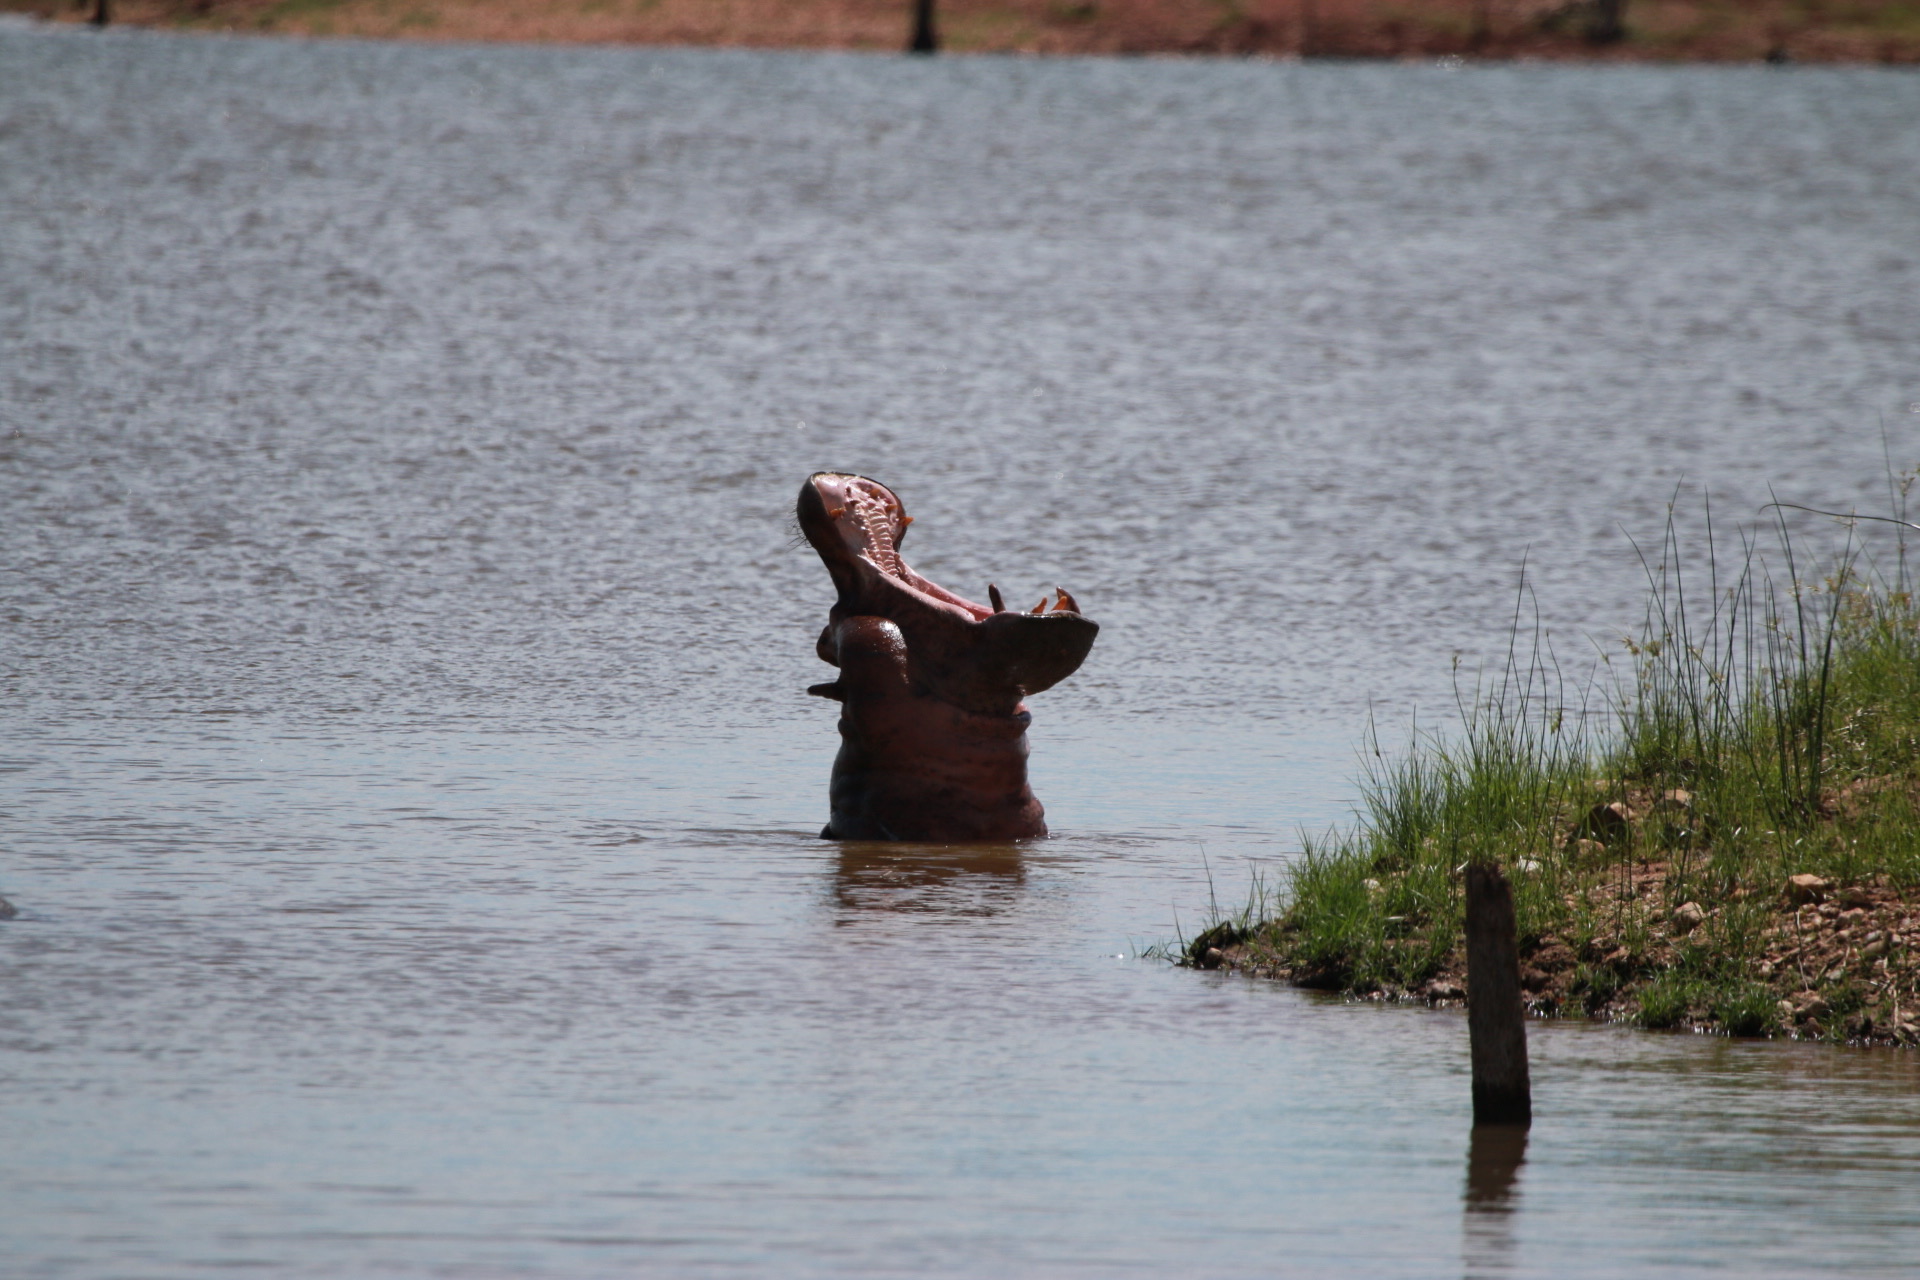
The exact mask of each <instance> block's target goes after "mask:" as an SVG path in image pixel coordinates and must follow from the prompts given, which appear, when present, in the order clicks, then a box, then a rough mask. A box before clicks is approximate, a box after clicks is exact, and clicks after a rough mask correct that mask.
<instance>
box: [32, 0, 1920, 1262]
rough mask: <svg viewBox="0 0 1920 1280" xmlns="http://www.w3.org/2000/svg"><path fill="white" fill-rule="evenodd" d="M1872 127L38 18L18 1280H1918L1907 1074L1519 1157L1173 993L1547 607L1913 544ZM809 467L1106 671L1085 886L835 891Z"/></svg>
mask: <svg viewBox="0 0 1920 1280" xmlns="http://www.w3.org/2000/svg"><path fill="white" fill-rule="evenodd" d="M1916 120H1920V76H1917V75H1915V74H1913V73H1910V72H1893V71H1885V70H1872V69H1857V70H1848V69H1823V70H1806V69H1790V70H1776V69H1764V68H1724V67H1722V68H1698V67H1691V68H1652V67H1624V66H1623V67H1569V66H1555V67H1546V66H1527V65H1511V66H1489V67H1476V66H1466V67H1454V66H1447V65H1387V64H1377V65H1374V64H1351V65H1347V64H1320V63H1306V64H1301V63H1292V64H1286V63H1267V62H1258V61H1184V60H1170V59H1169V60H1163V59H1127V60H1070V59H1060V60H1039V59H1026V58H965V59H961V58H955V59H938V60H932V61H913V60H907V59H902V58H894V57H877V56H858V55H838V54H805V55H786V54H775V53H747V52H725V51H695V50H638V49H582V48H574V49H559V48H524V47H510V46H497V47H468V46H454V45H443V46H428V45H379V44H363V43H352V42H333V43H328V42H301V41H281V40H266V39H240V38H218V37H197V38H183V37H173V36H168V35H163V34H154V33H145V32H130V31H117V30H116V31H109V32H106V33H95V32H91V31H77V30H61V31H54V30H50V29H46V28H40V27H35V26H32V25H28V24H24V23H20V22H14V23H12V24H10V25H6V26H3V27H0V208H3V209H4V218H0V511H4V513H5V519H4V521H0V671H3V672H4V683H3V684H0V771H4V772H0V893H3V894H5V895H6V897H7V898H8V899H10V900H11V901H13V902H14V903H15V904H16V905H17V906H18V908H19V911H20V914H19V916H18V918H16V919H13V920H10V921H6V922H4V923H0V1098H4V1100H5V1101H4V1107H5V1110H4V1123H5V1133H6V1141H5V1144H4V1148H5V1150H4V1155H0V1239H4V1240H5V1242H6V1244H5V1249H6V1253H7V1255H8V1258H9V1264H8V1265H9V1269H10V1270H11V1272H12V1273H13V1274H16V1275H20V1276H23V1277H171V1276H204V1275H208V1274H212V1273H216V1272H217V1273H221V1274H261V1275H273V1276H303V1275H312V1276H356V1277H429V1276H432V1277H438V1276H449V1277H495V1276H515V1277H598V1276H615V1275H618V1276H630V1275H653V1274H662V1275H666V1274H671V1275H690V1276H780V1277H789V1276H848V1275H886V1276H898V1275H916V1276H921V1275H924V1276H980V1275H1017V1276H1088V1277H1094V1276H1099V1277H1109V1276H1134V1275H1138V1276H1153V1277H1163V1276H1215V1275H1222V1274H1260V1275H1283V1276H1317V1275H1334V1274H1339V1275H1368V1276H1382V1277H1393V1276H1453V1275H1474V1276H1480V1275H1486V1276H1501V1275H1513V1276H1547V1275H1552V1276H1583V1275H1591V1276H1609V1275H1621V1274H1634V1275H1641V1276H1655V1275H1690V1274H1695V1273H1703V1272H1721V1273H1734V1274H1741V1275H1766V1274H1773V1275H1782V1276H1790V1275H1804V1274H1808V1273H1809V1272H1814V1271H1819V1272H1836V1271H1845V1272H1847V1273H1848V1274H1858V1275H1875V1274H1884V1275H1900V1274H1907V1273H1908V1272H1909V1270H1910V1268H1911V1266H1912V1259H1913V1258H1914V1257H1915V1256H1920V1062H1916V1056H1915V1055H1913V1054H1910V1053H1893V1052H1885V1051H1880V1052H1863V1051H1851V1050H1840V1049H1834V1048H1829V1047H1820V1046H1811V1045H1800V1044H1784V1043H1771V1044H1770V1043H1749V1042H1736V1041H1729V1040H1724V1039H1715V1038H1708V1037H1696V1036H1674V1035H1658V1034H1652V1033H1645V1032H1636V1031H1631V1030H1627V1029H1623V1028H1616V1027H1602V1026H1590V1025H1585V1024H1577V1023H1571V1022H1569V1023H1545V1024H1542V1023H1536V1024H1534V1026H1533V1027H1532V1028H1531V1031H1532V1045H1533V1055H1534V1087H1535V1110H1536V1114H1537V1115H1538V1117H1539V1119H1538V1121H1537V1123H1536V1125H1535V1127H1534V1129H1533V1132H1532V1136H1531V1139H1530V1141H1529V1142H1528V1143H1527V1145H1526V1147H1525V1149H1524V1151H1522V1150H1518V1149H1514V1148H1511V1147H1504V1148H1503V1147H1501V1146H1500V1145H1499V1144H1498V1143H1493V1142H1488V1141H1481V1142H1479V1143H1477V1144H1475V1143H1470V1141H1469V1123H1468V1121H1469V1115H1468V1112H1469V1100H1468V1093H1467V1079H1466V1070H1467V1046H1466V1030H1465V1022H1464V1018H1463V1017H1462V1016H1461V1015H1460V1014H1458V1013H1456V1012H1443V1011H1433V1010H1428V1009H1425V1008H1413V1007H1378V1006H1373V1005H1365V1004H1352V1003H1342V1002H1339V1001H1333V1000H1327V999H1325V998H1321V997H1316V996H1312V995H1309V994H1307V993H1303V992H1299V991H1295V990H1292V989H1289V988H1287V987H1284V986H1280V985H1274V984H1266V983H1260V982H1254V981H1248V980H1244V979H1239V978H1234V977H1230V976H1223V975H1218V974H1199V973H1194V972H1189V971H1183V970H1178V969H1175V968H1173V967H1171V966H1169V965H1167V964H1166V963H1164V962H1162V961H1159V960H1156V959H1153V958H1151V957H1150V956H1148V955H1147V954H1145V953H1146V952H1147V951H1148V949H1149V948H1151V947H1152V946H1153V945H1154V944H1156V943H1162V942H1166V941H1168V940H1171V939H1174V938H1176V937H1177V936H1178V935H1179V934H1181V933H1188V934H1190V933H1192V932H1193V931H1194V929H1195V928H1196V927H1197V926H1198V925H1199V924H1201V923H1204V921H1205V920H1206V918H1207V917H1208V915H1209V912H1210V911H1211V910H1212V909H1213V904H1214V903H1215V902H1218V904H1219V905H1220V906H1221V907H1232V906H1236V905H1238V904H1239V903H1240V902H1241V901H1243V900H1244V898H1245V895H1246V894H1247V892H1248V886H1249V885H1250V884H1251V883H1252V882H1253V880H1254V879H1255V878H1256V877H1260V878H1262V879H1264V881H1265V882H1266V883H1269V884H1278V883H1280V882H1282V881H1283V879H1284V872H1285V866H1286V864H1287V861H1288V859H1289V858H1290V857H1291V856H1293V855H1294V854H1296V853H1297V852H1298V850H1299V849H1300V847H1301V841H1302V833H1303V832H1315V831H1320V830H1323V829H1325V828H1326V827H1328V826H1329V825H1331V824H1335V823H1339V822H1343V821H1346V820H1347V819H1348V818H1349V816H1350V814H1351V811H1352V808H1353V806H1354V805H1355V803H1356V802H1357V796H1358V788H1357V785H1356V781H1355V780H1356V778H1357V777H1358V775H1359V770H1360V768H1361V765H1362V750H1363V744H1364V742H1365V740H1366V735H1367V727H1368V725H1369V723H1372V724H1373V725H1375V726H1377V728H1378V733H1379V736H1380V738H1381V740H1382V742H1383V743H1384V744H1386V746H1387V747H1388V748H1389V749H1390V748H1391V747H1392V746H1393V745H1394V744H1396V743H1398V742H1401V741H1404V739H1405V737H1406V734H1407V732H1408V730H1409V727H1410V726H1411V725H1413V724H1414V723H1415V722H1416V720H1417V722H1418V723H1419V724H1421V725H1423V726H1427V727H1444V726H1445V725H1446V724H1447V723H1448V721H1449V718H1450V717H1451V716H1453V715H1454V714H1455V708H1456V705H1457V704H1456V696H1457V695H1458V694H1459V691H1461V690H1463V689H1464V690H1469V691H1470V690H1471V688H1472V682H1473V679H1474V673H1475V672H1476V671H1478V670H1480V669H1481V668H1482V666H1483V664H1497V663H1498V662H1499V661H1500V659H1501V657H1502V655H1503V654H1504V651H1505V645H1506V642H1507V636H1508V631H1509V624H1510V620H1511V619H1512V617H1513V614H1514V609H1515V606H1516V600H1518V599H1521V597H1520V596H1519V595H1518V594H1517V592H1518V588H1519V586H1520V581H1521V571H1522V565H1523V564H1524V565H1525V566H1526V569H1525V575H1526V582H1527V584H1528V586H1529V590H1530V594H1529V596H1528V597H1527V598H1526V600H1525V605H1524V610H1523V616H1524V617H1525V618H1527V619H1531V618H1533V617H1534V616H1535V610H1537V616H1538V618H1539V620H1540V627H1541V630H1542V634H1543V635H1544V636H1547V637H1549V639H1550V642H1551V644H1552V646H1553V649H1554V652H1555V653H1556V655H1558V656H1559V657H1560V659H1561V660H1562V662H1563V664H1564V667H1565V669H1566V670H1567V671H1568V672H1569V674H1570V678H1573V679H1574V681H1575V683H1576V684H1578V683H1579V681H1580V680H1583V679H1584V678H1585V677H1584V676H1583V675H1581V674H1580V673H1583V672H1586V671H1587V670H1589V669H1590V668H1591V667H1592V666H1593V665H1594V664H1595V662H1596V661H1598V660H1599V659H1600V658H1601V657H1602V656H1603V655H1604V656H1608V657H1615V656H1616V655H1618V654H1619V653H1620V652H1621V650H1620V645H1619V639H1620V637H1621V636H1622V635H1623V634H1625V633H1627V632H1628V631H1631V630H1632V629H1633V628H1634V627H1635V626H1636V625H1637V624H1638V622H1639V610H1640V601H1641V592H1642V588H1643V585H1644V579H1643V576H1642V574H1643V570H1642V567H1641V565H1640V563H1639V561H1638V560H1637V558H1636V552H1635V540H1638V543H1639V545H1641V546H1642V547H1649V548H1650V547H1652V546H1654V545H1655V544H1657V542H1658V539H1659V536H1660V529H1661V525H1662V522H1663V521H1664V519H1665V515H1666V511H1667V508H1668V505H1669V503H1674V504H1676V508H1677V511H1678V517H1677V518H1678V520H1679V522H1680V524H1681V525H1682V527H1683V528H1684V529H1686V530H1687V531H1689V533H1688V536H1689V537H1692V538H1698V537H1700V536H1703V534H1704V524H1705V516H1704V510H1705V507H1704V505H1703V491H1704V493H1705V494H1706V495H1707V498H1708V500H1710V502H1711V504H1712V506H1711V510H1712V512H1713V519H1714V524H1715V536H1716V537H1717V538H1719V539H1721V543H1722V547H1723V551H1724V549H1725V548H1727V547H1732V548H1735V549H1736V554H1737V547H1738V533H1737V530H1738V529H1739V528H1741V527H1743V526H1745V527H1752V526H1756V525H1760V526H1764V523H1765V521H1766V520H1767V519H1769V518H1770V515H1769V513H1766V512H1763V511H1762V510H1761V507H1762V504H1763V503H1765V502H1767V501H1768V497H1769V493H1770V492H1774V493H1777V494H1778V496H1779V497H1780V498H1782V499H1784V500H1788V501H1793V502H1798V503H1802V504H1805V505H1810V506H1815V507H1822V508H1827V509H1842V510H1844V509H1850V508H1854V507H1858V508H1859V509H1860V510H1863V511H1885V510H1886V508H1887V504H1888V496H1887V495H1888V488H1887V486H1888V471H1889V459H1891V464H1892V467H1893V469H1895V470H1904V469H1906V468H1909V467H1912V466H1914V465H1915V464H1916V463H1920V417H1916V416H1914V413H1913V410H1914V409H1915V408H1916V407H1920V129H1916V128H1915V127H1914V122H1915V121H1916ZM826 468H831V469H848V470H855V471H860V472H863V473H866V474H869V475H873V476H876V477H878V478H880V479H882V480H884V481H885V482H887V483H888V484H890V485H892V486H893V487H894V488H895V489H896V490H897V491H898V492H899V493H900V494H901V496H902V497H903V499H904V500H905V502H906V505H907V507H908V509H909V510H910V511H912V512H913V513H914V515H915V516H916V517H917V521H918V523H917V526H916V529H915V533H914V536H913V538H912V539H911V540H909V542H908V544H907V546H906V548H905V550H906V552H907V554H908V556H909V558H910V559H911V560H912V561H913V562H914V564H915V566H916V567H917V568H919V569H920V570H921V571H923V572H925V573H926V574H927V575H928V576H930V577H932V578H933V579H934V580H936V581H938V582H941V583H942V584H944V585H947V586H949V587H951V588H953V589H955V590H958V591H960V592H962V593H963V594H966V595H969V596H973V597H976V598H977V597H979V596H980V595H981V594H982V593H983V592H984V591H985V586H986V583H987V581H988V580H989V579H991V580H993V581H995V582H997V583H998V584H999V585H1000V586H1001V587H1002V588H1003V589H1004V590H1006V591H1007V594H1008V598H1009V600H1010V601H1012V602H1015V603H1023V602H1024V601H1025V600H1026V599H1031V598H1037V597H1038V595H1039V594H1040V593H1041V592H1042V591H1043V590H1046V589H1049V588H1051V587H1052V586H1053V585H1054V584H1055V583H1059V584H1063V585H1065V586H1066V587H1067V588H1068V589H1069V590H1071V591H1072V592H1073V593H1074V595H1075V596H1076V597H1077V598H1078V599H1079V601H1080V603H1081V605H1082V607H1083V609H1084V610H1085V611H1086V613H1087V614H1088V615H1089V616H1091V617H1093V618H1095V619H1097V620H1098V621H1099V622H1100V623H1101V624H1102V627H1103V630H1102V632H1101V636H1100V640H1099V643H1098V644H1097V645H1096V647H1095V649H1094V651H1093V655H1092V657H1091V658H1090V659H1089V660H1088V662H1087V664H1086V666H1085V667H1084V669H1083V670H1082V671H1081V672H1080V673H1079V674H1078V675H1077V676H1075V677H1074V678H1073V679H1072V680H1070V681H1068V682H1067V683H1065V684H1064V685H1062V686H1060V687H1059V688H1058V689H1055V690H1053V691H1051V692H1048V693H1046V694H1043V695H1041V696H1039V697H1037V698H1035V699H1034V700H1033V704H1032V709H1033V712H1034V717H1035V723H1034V728H1033V731H1032V735H1031V738H1032V742H1033V751H1034V756H1033V773H1034V787H1035V790H1036V792H1037V793H1038V794H1039V795H1040V797H1041V799H1042V800H1043V801H1045V802H1046V804H1047V805H1048V812H1049V820H1050V822H1051V824H1052V826H1053V829H1054V836H1053V837H1052V838H1051V839H1048V840H1046V841H1042V842H1034V843H1030V844H1027V845H1024V846H1004V847H984V848H964V847H951V848H950V847H928V846H910V847H899V848H893V847H881V846H873V845H845V846H842V845H838V844H835V843H831V842H827V841H822V840H821V839H819V838H818V834H817V833H818V832H819V829H820V827H821V824H822V823H823V822H824V821H825V818H826V780H827V773H828V769H829V767H830V764H831V760H832V757H833V753H834V750H835V747H836V743H837V739H836V737H835V733H834V709H833V707H832V706H831V705H830V704H828V703H825V702H822V701H820V700H819V699H809V698H807V697H806V696H805V695H804V692H803V691H804V689H805V687H806V686H807V685H809V684H811V683H815V682H817V681H820V680H824V679H826V678H827V675H826V674H825V673H826V672H827V671H828V668H826V667H824V666H823V665H822V664H821V663H820V662H819V660H818V659H817V658H816V657H815V656H814V653H813V642H814V637H815V636H816V634H817V632H818V630H819V628H820V626H821V625H822V624H823V623H824V621H825V614H826V609H827V607H828V605H829V604H830V603H831V600H832V592H831V588H830V586H829V583H828V580H827V576H826V574H825V572H824V570H823V569H822V568H821V566H820V564H819V562H818V560H817V559H816V557H815V556H814V555H813V554H812V552H811V551H810V550H809V549H808V548H806V547H805V545H804V544H803V543H800V542H799V541H798V540H797V538H796V536H795V530H794V526H793V523H792V518H791V509H792V502H793V498H794V495H795V493H796V492H797V490H798V487H799V485H800V482H801V481H802V479H803V478H804V477H805V476H806V475H807V474H808V473H809V472H812V471H815V470H819V469H826ZM1769 486H1771V490H1770V488H1769ZM1791 519H1793V520H1794V521H1795V522H1796V526H1795V527H1796V528H1797V529H1799V530H1801V531H1803V532H1804V533H1805V535H1806V536H1807V537H1809V538H1811V539H1813V540H1814V541H1815V542H1820V541H1823V540H1825V539H1827V538H1829V537H1834V536H1838V535H1837V533H1834V532H1832V531H1831V526H1830V525H1829V524H1826V523H1823V522H1822V521H1820V520H1819V519H1817V518H1814V517H1809V516H1805V515H1802V514H1798V513H1796V514H1794V515H1793V516H1792V517H1791ZM1690 545H1695V546H1698V545H1699V544H1698V543H1697V542H1696V543H1693V544H1690ZM1527 625H1528V626H1529V627H1531V625H1532V623H1531V621H1529V622H1528V624H1527ZM1616 665H1617V657H1616ZM1604 670H1605V669H1604V667H1603V669H1602V673H1603V675H1604Z"/></svg>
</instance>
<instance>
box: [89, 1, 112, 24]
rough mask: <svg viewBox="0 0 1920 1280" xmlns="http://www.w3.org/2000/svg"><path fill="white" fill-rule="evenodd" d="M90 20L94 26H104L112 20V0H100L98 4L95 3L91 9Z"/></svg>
mask: <svg viewBox="0 0 1920 1280" xmlns="http://www.w3.org/2000/svg"><path fill="white" fill-rule="evenodd" d="M91 21H92V23H93V25H94V26H96V27H104V26H106V25H107V24H108V23H109V22H112V21H113V7H112V0H100V2H99V4H98V5H96V6H95V8H94V10H93V17H92V19H91Z"/></svg>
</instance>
